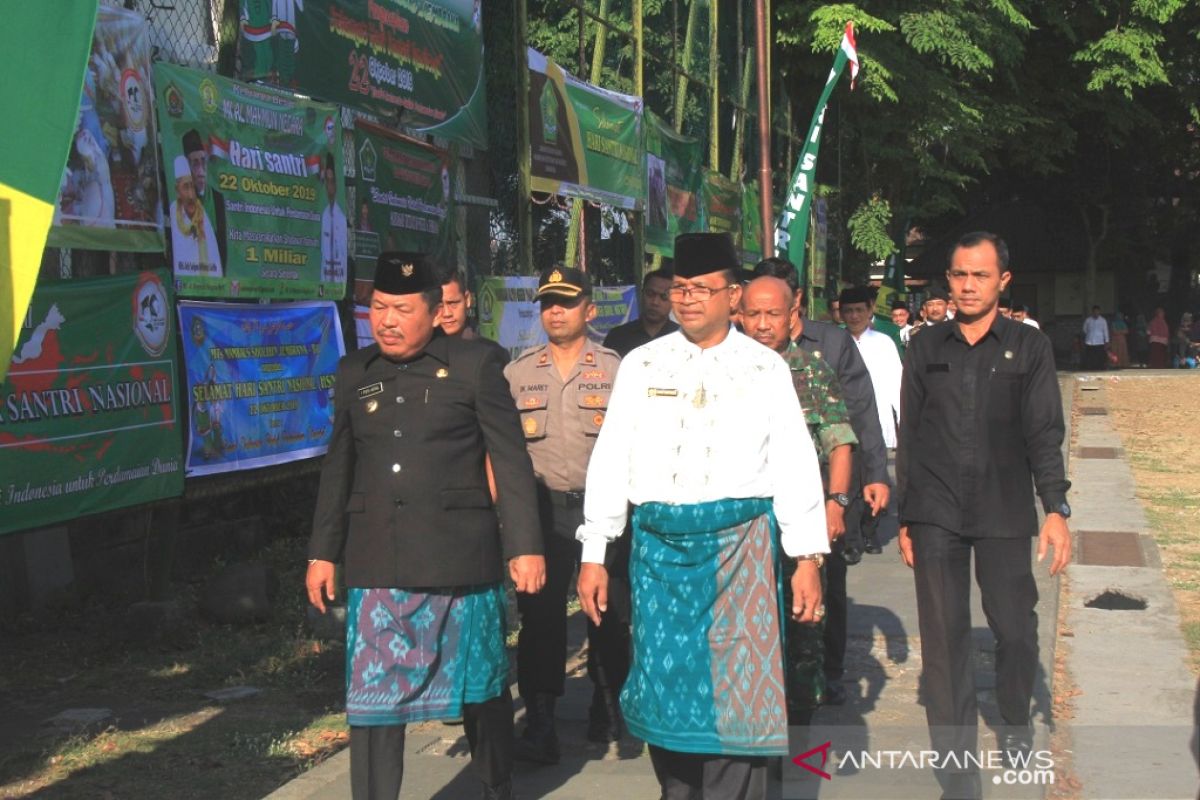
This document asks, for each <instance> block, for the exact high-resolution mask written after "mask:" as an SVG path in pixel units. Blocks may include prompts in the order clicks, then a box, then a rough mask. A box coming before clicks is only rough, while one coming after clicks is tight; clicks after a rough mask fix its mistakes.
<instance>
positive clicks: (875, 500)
mask: <svg viewBox="0 0 1200 800" xmlns="http://www.w3.org/2000/svg"><path fill="white" fill-rule="evenodd" d="M862 496H863V500H865V501H866V503H867V505H869V506H870V507H871V516H872V517H878V516H879V515H880V514H882V513H883V512H884V511H887V504H888V498H889V497H890V496H891V490H890V489H889V488H888V485H887V484H886V483H868V484H867V485H866V486H864V487H863V488H862Z"/></svg>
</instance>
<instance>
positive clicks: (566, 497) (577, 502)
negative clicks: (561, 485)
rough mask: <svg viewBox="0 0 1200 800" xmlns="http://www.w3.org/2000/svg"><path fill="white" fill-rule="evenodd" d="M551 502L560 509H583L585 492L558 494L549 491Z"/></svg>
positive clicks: (551, 490)
mask: <svg viewBox="0 0 1200 800" xmlns="http://www.w3.org/2000/svg"><path fill="white" fill-rule="evenodd" d="M546 492H547V493H548V494H549V495H550V502H551V503H553V504H554V505H556V506H559V507H560V508H583V492H556V491H554V490H553V489H547V490H546Z"/></svg>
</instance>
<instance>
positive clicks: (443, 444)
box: [305, 252, 545, 800]
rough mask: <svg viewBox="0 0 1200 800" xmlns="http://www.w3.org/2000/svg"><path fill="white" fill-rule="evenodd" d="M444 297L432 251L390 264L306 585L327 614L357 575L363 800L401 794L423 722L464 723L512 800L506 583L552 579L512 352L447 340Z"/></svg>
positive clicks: (358, 790) (329, 480) (327, 487)
mask: <svg viewBox="0 0 1200 800" xmlns="http://www.w3.org/2000/svg"><path fill="white" fill-rule="evenodd" d="M440 303H441V287H440V285H439V283H438V280H437V277H436V275H435V274H434V269H433V265H432V264H430V263H429V261H428V260H427V259H426V258H425V257H423V256H421V255H420V254H415V253H395V252H393V253H384V254H382V255H380V257H379V261H378V265H377V268H376V276H375V285H374V291H373V292H372V295H371V310H370V320H371V333H372V335H373V336H374V338H375V342H376V343H375V344H374V345H372V346H370V347H367V348H365V349H362V350H358V351H356V352H353V353H351V354H349V355H347V356H346V357H345V358H343V359H342V360H341V362H339V364H338V370H337V382H336V384H335V388H334V397H333V408H334V418H333V430H332V433H331V435H330V441H329V450H328V452H327V454H326V456H325V461H324V463H323V464H322V468H321V486H320V490H319V492H318V495H317V504H316V510H315V512H314V515H313V532H312V538H311V539H310V541H309V548H308V551H309V558H310V561H309V567H308V575H307V577H306V579H305V585H306V588H307V590H308V599H309V602H311V603H312V604H313V605H314V606H315V607H316V608H317V609H318V610H320V611H322V612H324V610H325V602H326V600H327V599H332V598H333V594H334V563H335V562H337V561H341V562H342V563H343V564H344V565H345V572H344V574H345V580H346V585H347V586H348V587H349V598H348V599H349V603H348V613H347V617H348V620H347V631H346V634H347V653H348V659H347V662H348V663H347V670H346V672H347V676H346V677H347V689H346V711H347V717H348V721H349V723H350V780H351V790H352V793H353V796H354V798H355V800H360V798H366V799H369V800H379V799H381V798H386V799H387V800H395V798H396V796H397V795H398V794H399V792H400V784H401V779H402V777H403V756H404V738H405V725H406V724H407V723H408V722H417V721H421V720H427V719H454V718H457V717H462V718H463V720H464V724H465V728H466V734H467V739H468V741H469V742H470V746H471V757H472V761H473V762H474V764H475V767H476V769H477V771H478V772H479V776H480V778H481V779H482V782H483V796H484V797H485V798H509V797H511V796H512V785H511V781H510V775H511V770H512V744H513V740H512V713H513V711H512V696H511V695H510V694H509V691H508V659H507V656H506V655H505V650H504V609H505V600H504V591H503V585H502V580H503V579H504V576H505V574H506V572H507V574H508V575H509V576H511V577H512V579H513V580H514V582H515V583H516V588H517V591H518V592H536V591H538V589H539V588H541V586H542V584H543V583H544V580H545V563H544V561H543V558H542V554H541V553H542V543H541V536H540V535H539V532H538V529H537V526H538V519H537V514H536V502H537V493H536V489H535V484H534V478H533V470H532V467H531V465H530V461H529V456H528V455H527V454H526V452H525V447H524V443H523V441H522V435H521V427H520V422H519V420H518V416H517V414H516V412H515V411H514V409H513V406H512V400H511V398H510V397H509V395H508V392H507V391H506V388H507V387H506V384H505V381H504V376H503V373H502V371H501V360H500V358H499V356H498V355H497V354H496V353H495V351H494V349H493V348H491V347H488V346H486V345H484V344H481V343H479V342H471V341H465V340H463V339H461V338H456V337H451V336H445V335H443V334H442V333H441V331H440V330H439V329H437V328H436V327H435V322H436V320H437V317H438V314H439V311H440ZM485 455H490V457H491V460H492V462H493V463H494V464H495V467H496V469H495V475H496V483H497V484H498V486H497V488H498V491H499V495H500V496H501V497H502V498H503V502H502V503H501V505H500V507H499V520H497V514H496V509H495V507H494V506H493V502H492V495H491V493H490V492H489V490H488V478H487V475H486V472H485V468H484V460H485ZM498 523H499V524H498ZM506 564H507V567H508V569H507V570H505V565H506ZM429 631H439V632H441V633H440V634H439V635H436V636H430V635H429V634H428V632H429Z"/></svg>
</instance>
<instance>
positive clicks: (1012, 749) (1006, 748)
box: [1000, 730, 1033, 769]
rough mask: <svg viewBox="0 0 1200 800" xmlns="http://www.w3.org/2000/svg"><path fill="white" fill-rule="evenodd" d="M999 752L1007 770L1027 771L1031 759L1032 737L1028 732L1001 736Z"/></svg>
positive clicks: (1015, 732)
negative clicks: (1002, 755) (1002, 756)
mask: <svg viewBox="0 0 1200 800" xmlns="http://www.w3.org/2000/svg"><path fill="white" fill-rule="evenodd" d="M1000 752H1001V753H1003V754H1004V763H1005V764H1007V765H1008V768H1009V769H1029V762H1030V761H1031V760H1032V758H1033V735H1032V734H1031V733H1030V732H1029V731H1028V730H1024V731H1013V732H1009V733H1003V734H1001V735H1000Z"/></svg>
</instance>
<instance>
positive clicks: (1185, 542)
mask: <svg viewBox="0 0 1200 800" xmlns="http://www.w3.org/2000/svg"><path fill="white" fill-rule="evenodd" d="M1106 393H1107V395H1108V405H1109V414H1110V419H1111V420H1112V425H1113V427H1114V428H1115V429H1116V430H1117V432H1118V433H1119V434H1120V435H1121V440H1122V443H1123V444H1124V446H1125V452H1126V453H1127V455H1128V459H1129V464H1130V467H1131V468H1132V469H1133V477H1134V481H1135V482H1136V484H1137V496H1138V499H1139V500H1141V502H1142V504H1143V506H1144V507H1145V509H1146V516H1147V519H1148V521H1149V523H1150V528H1151V531H1152V532H1153V535H1154V538H1155V541H1156V542H1157V543H1158V547H1159V550H1160V552H1161V553H1162V560H1163V568H1164V571H1165V573H1166V577H1167V581H1168V583H1169V584H1170V586H1171V588H1172V590H1173V591H1174V594H1175V600H1176V602H1177V603H1178V605H1179V613H1180V616H1181V617H1182V620H1183V635H1184V639H1185V640H1186V642H1187V645H1188V648H1189V649H1190V651H1191V655H1192V661H1191V667H1192V670H1193V671H1194V672H1196V673H1197V674H1200V414H1198V413H1197V411H1198V410H1200V404H1198V403H1197V401H1196V398H1197V396H1200V375H1192V374H1189V375H1187V376H1186V377H1171V378H1159V379H1154V378H1138V379H1131V380H1124V381H1113V382H1112V383H1110V384H1108V386H1107V389H1106Z"/></svg>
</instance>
